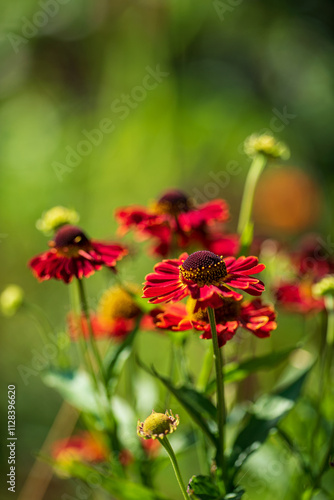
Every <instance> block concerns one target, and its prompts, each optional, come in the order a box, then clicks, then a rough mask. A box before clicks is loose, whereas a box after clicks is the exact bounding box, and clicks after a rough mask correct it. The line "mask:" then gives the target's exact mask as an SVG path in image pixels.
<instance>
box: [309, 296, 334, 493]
mask: <svg viewBox="0 0 334 500" xmlns="http://www.w3.org/2000/svg"><path fill="white" fill-rule="evenodd" d="M324 299H325V307H326V312H327V325H326V338H325V343H324V348H323V353H322V356H321V361H322V363H321V372H320V387H319V397H318V402H317V418H316V423H315V426H314V429H313V433H312V442H314V441H315V439H316V436H317V434H318V430H319V425H320V422H321V402H322V399H323V397H324V394H325V388H326V385H327V384H330V371H331V366H332V361H333V352H334V297H333V296H332V295H325V297H324ZM333 445H334V428H333V431H332V434H331V437H330V440H329V447H328V451H327V453H326V455H325V458H324V462H323V464H322V466H321V467H320V469H319V471H318V473H317V474H316V480H315V484H314V488H313V489H315V488H316V487H317V486H318V485H319V483H320V479H321V476H322V474H323V472H324V470H325V468H326V464H327V462H328V459H329V455H330V452H331V449H332V448H333ZM313 458H314V457H313Z"/></svg>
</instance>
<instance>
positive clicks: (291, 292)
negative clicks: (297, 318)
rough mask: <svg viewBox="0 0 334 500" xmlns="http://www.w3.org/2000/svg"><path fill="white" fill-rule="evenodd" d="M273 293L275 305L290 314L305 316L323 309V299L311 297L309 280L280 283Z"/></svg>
mask: <svg viewBox="0 0 334 500" xmlns="http://www.w3.org/2000/svg"><path fill="white" fill-rule="evenodd" d="M274 293H275V296H276V300H277V303H278V304H279V305H280V306H282V307H283V308H284V309H286V310H287V311H290V312H295V313H301V314H307V313H311V312H317V311H321V310H322V309H324V308H325V304H324V301H323V299H316V298H314V297H313V296H312V282H310V281H309V280H304V281H303V280H301V281H294V282H292V283H286V282H282V283H281V284H280V285H279V286H277V287H276V288H275V289H274Z"/></svg>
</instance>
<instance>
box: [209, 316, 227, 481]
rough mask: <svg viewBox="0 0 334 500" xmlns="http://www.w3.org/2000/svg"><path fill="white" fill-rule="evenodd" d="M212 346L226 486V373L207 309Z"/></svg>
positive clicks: (219, 458)
mask: <svg viewBox="0 0 334 500" xmlns="http://www.w3.org/2000/svg"><path fill="white" fill-rule="evenodd" d="M207 311H208V316H209V322H210V328H211V336H212V345H213V358H214V362H215V370H216V381H217V414H218V416H217V418H218V422H217V423H218V450H217V465H218V466H219V467H220V468H221V470H222V476H223V480H224V484H225V486H226V484H227V475H226V469H225V424H226V405H225V394H224V373H223V360H222V355H221V350H220V348H219V344H218V335H217V327H216V318H215V312H214V309H212V308H211V307H208V308H207Z"/></svg>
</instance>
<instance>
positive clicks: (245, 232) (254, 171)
mask: <svg viewBox="0 0 334 500" xmlns="http://www.w3.org/2000/svg"><path fill="white" fill-rule="evenodd" d="M266 163H267V158H266V156H264V155H262V154H257V155H256V156H255V157H254V159H253V162H252V164H251V166H250V168H249V171H248V175H247V178H246V183H245V187H244V192H243V196H242V202H241V208H240V215H239V222H238V233H239V234H240V240H241V246H242V247H246V248H248V247H249V245H250V243H251V241H250V238H249V231H250V222H251V217H252V210H253V201H254V194H255V189H256V185H257V183H258V180H259V178H260V175H261V173H262V171H263V169H264V167H265V166H266Z"/></svg>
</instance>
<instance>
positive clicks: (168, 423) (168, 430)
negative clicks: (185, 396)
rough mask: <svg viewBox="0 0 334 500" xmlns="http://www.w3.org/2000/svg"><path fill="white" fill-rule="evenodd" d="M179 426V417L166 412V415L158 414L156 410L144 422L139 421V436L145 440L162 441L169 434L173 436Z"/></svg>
mask: <svg viewBox="0 0 334 500" xmlns="http://www.w3.org/2000/svg"><path fill="white" fill-rule="evenodd" d="M178 425H179V416H178V415H175V417H174V415H173V414H172V412H171V411H170V412H168V411H166V413H156V412H155V411H154V410H153V411H152V413H151V415H149V416H148V417H147V418H146V420H144V422H141V421H140V420H138V423H137V434H138V436H139V437H141V438H143V439H157V438H160V439H162V438H163V437H164V436H167V434H172V432H174V431H175V430H176V429H177V426H178Z"/></svg>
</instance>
